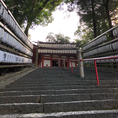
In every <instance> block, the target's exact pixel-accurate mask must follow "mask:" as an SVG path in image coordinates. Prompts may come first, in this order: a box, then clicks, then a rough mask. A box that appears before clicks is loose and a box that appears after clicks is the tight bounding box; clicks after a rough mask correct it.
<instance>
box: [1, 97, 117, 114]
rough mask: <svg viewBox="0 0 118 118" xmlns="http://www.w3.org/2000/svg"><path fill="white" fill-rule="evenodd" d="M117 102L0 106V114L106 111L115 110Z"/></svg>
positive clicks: (111, 100)
mask: <svg viewBox="0 0 118 118" xmlns="http://www.w3.org/2000/svg"><path fill="white" fill-rule="evenodd" d="M117 108H118V100H113V99H107V100H84V101H71V102H50V103H43V104H42V103H13V104H0V114H14V113H17V114H18V113H21V114H22V113H23V114H27V113H53V112H69V111H88V110H101V109H104V110H108V109H117Z"/></svg>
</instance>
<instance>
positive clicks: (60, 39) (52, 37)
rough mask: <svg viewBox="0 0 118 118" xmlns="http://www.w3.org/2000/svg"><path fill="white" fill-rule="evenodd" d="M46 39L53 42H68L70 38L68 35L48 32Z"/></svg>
mask: <svg viewBox="0 0 118 118" xmlns="http://www.w3.org/2000/svg"><path fill="white" fill-rule="evenodd" d="M46 39H47V41H48V42H53V43H70V41H69V39H70V38H69V37H68V36H64V35H63V34H53V33H49V34H48V36H47V38H46Z"/></svg>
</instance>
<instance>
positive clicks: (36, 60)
mask: <svg viewBox="0 0 118 118" xmlns="http://www.w3.org/2000/svg"><path fill="white" fill-rule="evenodd" d="M38 59H39V58H38V48H37V47H36V58H35V65H36V66H38Z"/></svg>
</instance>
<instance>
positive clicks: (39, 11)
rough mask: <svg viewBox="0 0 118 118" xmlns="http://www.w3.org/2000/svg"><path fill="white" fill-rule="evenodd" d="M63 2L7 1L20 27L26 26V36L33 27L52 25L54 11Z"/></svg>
mask: <svg viewBox="0 0 118 118" xmlns="http://www.w3.org/2000/svg"><path fill="white" fill-rule="evenodd" d="M61 2H62V0H5V3H6V4H7V6H8V8H9V9H10V11H11V12H12V13H13V16H14V17H15V18H16V20H17V21H18V23H19V24H20V26H24V24H25V25H26V27H25V33H26V35H28V30H29V28H30V27H31V26H34V25H37V24H41V25H47V24H48V23H50V22H51V21H52V20H53V19H52V17H51V15H52V11H54V10H55V8H56V7H57V6H58V5H59V4H60V3H61Z"/></svg>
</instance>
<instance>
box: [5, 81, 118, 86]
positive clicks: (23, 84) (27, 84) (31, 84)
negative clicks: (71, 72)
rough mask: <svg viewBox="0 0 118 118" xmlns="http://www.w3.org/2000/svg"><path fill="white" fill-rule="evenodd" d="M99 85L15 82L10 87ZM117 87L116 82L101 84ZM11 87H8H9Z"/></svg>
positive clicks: (91, 83)
mask: <svg viewBox="0 0 118 118" xmlns="http://www.w3.org/2000/svg"><path fill="white" fill-rule="evenodd" d="M96 84H97V81H89V82H83V81H82V82H81V81H79V82H78V81H77V82H76V81H74V82H72V81H70V82H68V81H67V82H58V83H56V82H54V83H49V82H44V83H42V82H37V83H32V82H28V83H19V82H15V83H13V84H11V85H9V86H10V87H24V86H25V87H30V86H64V85H68V86H70V85H82V86H84V85H89V86H91V85H96ZM109 84H110V85H111V84H112V85H114V84H115V85H117V84H118V81H117V82H116V81H101V82H100V85H102V86H103V85H109ZM9 86H7V87H9Z"/></svg>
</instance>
